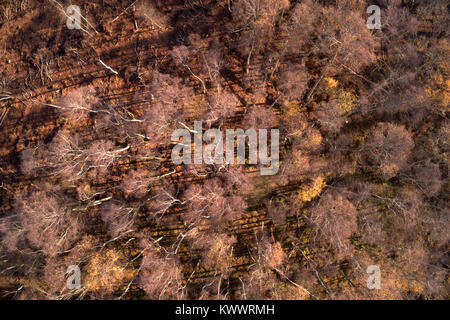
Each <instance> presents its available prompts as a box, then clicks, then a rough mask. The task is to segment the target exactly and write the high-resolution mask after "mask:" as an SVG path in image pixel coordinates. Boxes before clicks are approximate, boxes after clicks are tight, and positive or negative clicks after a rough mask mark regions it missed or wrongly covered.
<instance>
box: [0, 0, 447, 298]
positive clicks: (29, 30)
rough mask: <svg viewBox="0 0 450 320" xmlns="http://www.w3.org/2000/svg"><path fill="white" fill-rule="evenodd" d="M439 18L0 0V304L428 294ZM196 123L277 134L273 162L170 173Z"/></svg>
mask: <svg viewBox="0 0 450 320" xmlns="http://www.w3.org/2000/svg"><path fill="white" fill-rule="evenodd" d="M71 3H73V4H79V5H80V7H81V9H82V14H83V17H84V18H83V20H82V29H81V30H71V29H68V28H67V26H66V20H67V16H66V14H65V13H64V12H65V8H66V7H67V6H68V5H69V4H71ZM369 5H378V6H380V8H381V23H382V28H381V29H379V30H377V29H373V30H370V29H368V28H367V26H366V21H367V18H368V17H369V14H368V13H367V12H366V9H367V7H368V6H369ZM448 17H449V15H448V2H447V1H444V0H433V1H426V0H409V1H399V0H398V1H397V0H373V1H372V0H371V1H364V0H339V1H331V0H299V1H295V0H290V1H289V0H190V1H181V0H152V1H147V0H138V1H131V0H122V1H118V0H117V1H113V0H92V1H72V2H70V1H61V0H60V1H54V0H45V1H44V0H42V1H37V0H20V1H19V0H17V1H16V0H0V57H1V60H0V72H1V75H2V76H1V78H0V80H1V81H0V297H1V298H2V299H448V298H449V282H448V281H449V279H448V276H449V253H448V252H449V205H448V200H449V192H448V191H449V183H448V169H449V149H450V145H449V138H450V121H449V119H448V110H449V88H448V85H449V50H450V45H449V37H448V30H449V24H448ZM196 120H201V121H203V123H204V129H208V128H217V129H219V130H222V131H225V130H226V129H229V128H256V129H270V128H277V129H279V130H280V144H281V146H280V159H281V164H280V170H279V172H278V174H276V175H273V176H262V175H260V172H259V169H260V168H259V165H231V164H224V165H214V164H212V165H207V164H204V165H175V164H174V163H173V162H172V161H171V158H170V154H171V149H172V147H173V146H174V143H176V142H174V141H171V134H172V132H173V131H174V130H175V129H178V128H189V129H191V130H192V128H193V123H194V121H196ZM70 265H77V266H79V268H80V270H81V288H80V289H77V290H69V289H68V288H67V286H66V280H67V277H68V275H67V274H66V271H67V268H68V266H70ZM369 265H377V266H379V268H380V270H381V289H380V290H377V289H375V290H370V289H368V288H367V286H366V280H367V278H368V274H367V273H366V269H367V267H368V266H369Z"/></svg>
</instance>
